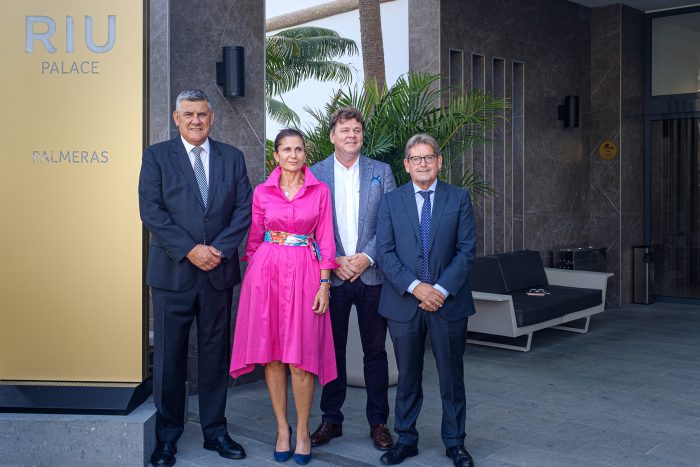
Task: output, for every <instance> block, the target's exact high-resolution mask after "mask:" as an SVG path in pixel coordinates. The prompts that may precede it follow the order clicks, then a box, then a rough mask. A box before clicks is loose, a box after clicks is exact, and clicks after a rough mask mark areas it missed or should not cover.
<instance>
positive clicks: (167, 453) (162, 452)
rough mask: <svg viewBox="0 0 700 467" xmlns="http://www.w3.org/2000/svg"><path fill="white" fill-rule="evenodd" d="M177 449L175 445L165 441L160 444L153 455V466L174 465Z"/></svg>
mask: <svg viewBox="0 0 700 467" xmlns="http://www.w3.org/2000/svg"><path fill="white" fill-rule="evenodd" d="M176 452H177V447H176V446H175V443H171V442H169V441H165V442H163V443H158V446H156V449H155V450H154V451H153V454H151V464H153V465H174V464H175V453H176Z"/></svg>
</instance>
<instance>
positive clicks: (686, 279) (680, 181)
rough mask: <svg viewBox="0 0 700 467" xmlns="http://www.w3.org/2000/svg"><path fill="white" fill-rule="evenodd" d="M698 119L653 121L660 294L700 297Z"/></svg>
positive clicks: (654, 211) (657, 288)
mask: <svg viewBox="0 0 700 467" xmlns="http://www.w3.org/2000/svg"><path fill="white" fill-rule="evenodd" d="M699 145H700V119H699V118H684V119H667V120H654V121H652V122H651V240H652V243H653V245H654V292H655V294H656V295H660V296H668V297H682V298H700V146H699Z"/></svg>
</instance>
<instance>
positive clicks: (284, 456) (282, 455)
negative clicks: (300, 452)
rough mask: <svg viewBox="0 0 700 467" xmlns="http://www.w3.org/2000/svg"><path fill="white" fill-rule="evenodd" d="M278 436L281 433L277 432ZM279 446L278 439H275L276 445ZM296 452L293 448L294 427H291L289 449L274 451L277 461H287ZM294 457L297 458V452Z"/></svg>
mask: <svg viewBox="0 0 700 467" xmlns="http://www.w3.org/2000/svg"><path fill="white" fill-rule="evenodd" d="M277 436H278V437H279V433H277ZM276 446H277V440H275V447H276ZM293 453H294V449H292V427H291V426H290V427H289V451H274V453H273V456H274V457H275V460H276V461H277V462H287V461H288V460H289V458H290V457H292V454H293ZM294 458H295V460H296V454H295V455H294Z"/></svg>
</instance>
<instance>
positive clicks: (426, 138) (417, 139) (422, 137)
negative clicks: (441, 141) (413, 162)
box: [404, 133, 440, 159]
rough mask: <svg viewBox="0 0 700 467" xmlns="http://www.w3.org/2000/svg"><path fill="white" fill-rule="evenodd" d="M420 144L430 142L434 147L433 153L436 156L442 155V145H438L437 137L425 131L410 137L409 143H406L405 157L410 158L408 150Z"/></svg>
mask: <svg viewBox="0 0 700 467" xmlns="http://www.w3.org/2000/svg"><path fill="white" fill-rule="evenodd" d="M418 144H429V145H430V146H432V148H433V154H435V155H436V156H438V155H440V146H438V143H437V141H435V138H433V137H432V136H430V135H426V134H424V133H419V134H417V135H413V136H411V139H409V140H408V143H406V150H405V151H404V158H405V159H408V151H410V150H411V148H412V147H413V146H416V145H418Z"/></svg>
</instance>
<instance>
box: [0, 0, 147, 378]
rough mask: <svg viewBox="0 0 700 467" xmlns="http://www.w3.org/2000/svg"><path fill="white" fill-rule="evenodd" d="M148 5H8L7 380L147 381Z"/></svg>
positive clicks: (0, 226)
mask: <svg viewBox="0 0 700 467" xmlns="http://www.w3.org/2000/svg"><path fill="white" fill-rule="evenodd" d="M143 1H144V0H140V1H135V0H100V1H96V0H61V1H54V2H49V1H46V0H22V1H21V2H20V1H12V2H10V1H7V2H5V1H3V2H2V4H1V5H0V36H1V37H2V44H3V46H2V49H3V55H2V68H1V69H0V76H1V77H2V81H1V83H2V89H3V90H4V92H3V101H2V102H3V105H4V107H3V110H2V116H1V117H0V118H1V119H2V122H1V125H0V141H2V148H0V245H2V255H1V256H0V258H1V260H0V380H24V381H94V382H107V381H111V382H140V381H141V380H142V379H143V378H142V304H141V301H142V277H141V275H142V272H141V271H142V259H141V258H142V242H141V238H142V237H141V235H142V229H141V222H140V220H139V213H138V196H137V184H138V172H139V168H140V160H141V151H142V148H143V140H144V138H143V134H144V118H143V115H144V112H143V109H144V100H143V94H144V92H143V90H144V69H143V60H144V30H143V24H144V3H143Z"/></svg>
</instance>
